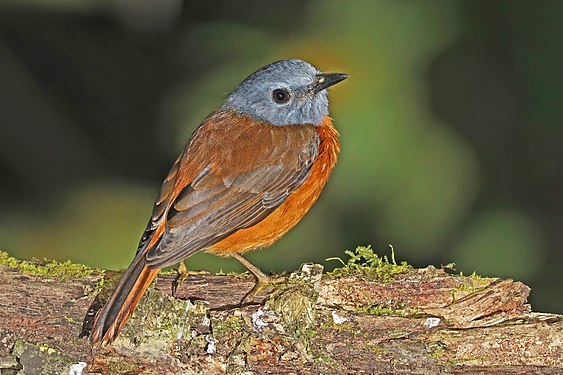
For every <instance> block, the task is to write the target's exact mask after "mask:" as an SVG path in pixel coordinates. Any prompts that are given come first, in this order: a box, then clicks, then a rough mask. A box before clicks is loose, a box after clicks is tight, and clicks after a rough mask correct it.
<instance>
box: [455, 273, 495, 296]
mask: <svg viewBox="0 0 563 375" xmlns="http://www.w3.org/2000/svg"><path fill="white" fill-rule="evenodd" d="M459 275H460V276H461V277H463V279H461V280H462V281H461V282H460V284H459V285H458V286H456V287H455V288H453V289H452V298H453V300H454V301H456V300H457V296H456V294H457V293H459V292H464V293H469V294H471V293H475V292H478V291H480V290H482V289H484V288H486V287H487V286H489V285H490V284H491V282H493V281H494V280H495V279H494V278H491V277H481V276H479V275H477V274H476V273H475V271H473V273H472V274H471V275H469V276H463V272H460V274H459Z"/></svg>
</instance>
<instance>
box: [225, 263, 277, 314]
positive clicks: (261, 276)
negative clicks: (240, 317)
mask: <svg viewBox="0 0 563 375" xmlns="http://www.w3.org/2000/svg"><path fill="white" fill-rule="evenodd" d="M231 256H232V257H233V258H235V259H236V260H238V261H239V262H241V263H242V265H243V266H245V267H246V268H248V270H249V271H250V272H252V274H253V275H254V277H256V283H255V284H254V286H253V287H252V289H251V290H250V292H248V293H247V294H246V295H245V296H244V298H243V299H242V301H240V305H241V306H244V305H246V304H249V303H251V302H252V301H253V300H254V297H256V295H257V294H258V293H260V291H261V290H262V289H264V288H265V287H266V286H268V285H271V284H276V283H280V282H282V281H283V280H284V278H281V279H272V278H271V277H268V276H267V275H266V274H265V273H264V272H262V270H260V268H258V267H256V266H255V265H254V264H252V263H250V262H249V261H248V260H247V259H246V258H245V257H243V256H242V255H241V254H240V253H233V254H231Z"/></svg>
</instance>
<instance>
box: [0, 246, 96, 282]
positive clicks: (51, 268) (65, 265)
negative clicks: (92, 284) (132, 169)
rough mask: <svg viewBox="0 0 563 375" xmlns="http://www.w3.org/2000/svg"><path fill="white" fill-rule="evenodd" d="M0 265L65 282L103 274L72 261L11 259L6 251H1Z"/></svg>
mask: <svg viewBox="0 0 563 375" xmlns="http://www.w3.org/2000/svg"><path fill="white" fill-rule="evenodd" d="M0 264H2V265H5V266H8V267H10V268H16V269H19V270H20V271H22V272H23V273H27V274H31V275H37V276H51V277H57V278H60V279H63V280H64V279H67V278H69V277H79V278H80V277H86V276H90V275H92V274H93V273H96V272H97V273H101V271H99V270H96V269H93V268H90V267H87V266H85V265H83V264H77V263H72V262H71V261H70V260H67V261H66V262H57V261H55V260H49V259H43V261H39V260H38V259H32V260H31V261H25V260H19V259H16V258H14V257H11V256H10V255H9V254H8V253H6V252H4V251H0Z"/></svg>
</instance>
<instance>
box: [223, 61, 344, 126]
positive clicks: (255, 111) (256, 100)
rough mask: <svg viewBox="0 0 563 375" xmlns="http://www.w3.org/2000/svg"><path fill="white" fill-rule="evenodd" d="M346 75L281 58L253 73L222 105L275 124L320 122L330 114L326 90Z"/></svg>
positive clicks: (314, 123)
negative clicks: (324, 71)
mask: <svg viewBox="0 0 563 375" xmlns="http://www.w3.org/2000/svg"><path fill="white" fill-rule="evenodd" d="M346 78H348V75H347V74H343V73H322V72H320V71H319V70H317V68H315V67H314V66H313V65H311V64H309V63H306V62H305V61H302V60H298V59H287V60H280V61H276V62H274V63H271V64H270V65H266V66H265V67H263V68H262V69H260V70H258V71H256V72H254V73H252V74H251V75H250V76H249V77H248V78H247V79H245V80H244V81H243V82H242V83H241V84H240V85H239V86H238V87H237V88H236V89H235V90H234V91H233V92H232V93H231V95H229V97H228V98H227V100H226V101H225V104H224V105H223V108H224V109H229V110H234V111H236V112H238V113H240V114H243V115H248V116H252V117H254V118H256V119H259V120H263V121H266V122H269V123H271V124H274V125H298V124H313V125H319V124H320V123H321V122H322V121H323V119H324V117H325V116H327V115H328V97H327V93H326V89H327V88H328V87H330V86H332V85H334V84H336V83H338V82H340V81H342V80H344V79H346Z"/></svg>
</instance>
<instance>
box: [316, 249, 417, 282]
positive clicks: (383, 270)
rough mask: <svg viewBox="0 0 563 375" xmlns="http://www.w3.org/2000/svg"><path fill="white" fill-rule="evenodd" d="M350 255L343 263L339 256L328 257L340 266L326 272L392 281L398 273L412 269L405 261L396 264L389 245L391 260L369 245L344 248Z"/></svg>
mask: <svg viewBox="0 0 563 375" xmlns="http://www.w3.org/2000/svg"><path fill="white" fill-rule="evenodd" d="M344 253H345V254H346V255H348V256H349V257H350V259H348V261H347V262H346V263H345V262H344V261H343V260H342V259H340V258H328V259H327V261H329V260H338V261H339V262H341V263H342V267H340V268H335V269H334V270H333V271H332V272H328V273H327V274H328V275H330V276H334V277H345V276H356V277H360V278H362V279H365V280H369V281H377V282H382V283H387V282H390V281H393V280H394V279H395V277H397V276H398V275H402V274H405V273H408V272H410V271H412V270H413V268H412V266H410V265H408V264H407V263H406V262H401V263H399V264H397V262H396V261H395V251H394V249H393V247H392V246H391V260H389V259H388V258H387V256H386V255H384V256H382V257H379V256H378V255H377V254H376V253H374V251H373V250H372V248H371V246H358V247H357V248H356V250H355V251H349V250H346V251H345V252H344Z"/></svg>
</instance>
